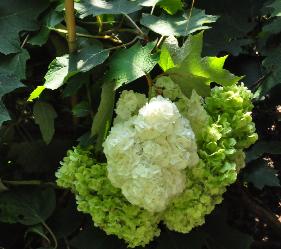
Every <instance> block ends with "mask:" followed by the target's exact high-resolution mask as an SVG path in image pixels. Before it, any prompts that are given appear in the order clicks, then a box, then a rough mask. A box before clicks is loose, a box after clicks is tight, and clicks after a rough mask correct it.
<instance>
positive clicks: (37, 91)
mask: <svg viewBox="0 0 281 249" xmlns="http://www.w3.org/2000/svg"><path fill="white" fill-rule="evenodd" d="M44 89H45V87H44V86H37V87H36V88H35V89H34V90H33V91H32V93H31V94H30V95H29V97H28V99H27V101H33V100H34V99H37V98H39V97H40V95H41V93H42V92H43V91H44Z"/></svg>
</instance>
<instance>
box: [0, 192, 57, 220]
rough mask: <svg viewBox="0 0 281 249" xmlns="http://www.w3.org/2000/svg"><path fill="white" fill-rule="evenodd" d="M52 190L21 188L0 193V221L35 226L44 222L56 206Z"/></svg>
mask: <svg viewBox="0 0 281 249" xmlns="http://www.w3.org/2000/svg"><path fill="white" fill-rule="evenodd" d="M55 203H56V197H55V192H54V190H53V189H52V188H45V189H44V188H40V189H38V188H33V189H31V188H26V189H25V188H24V189H23V188H21V189H14V190H11V191H5V192H2V193H0V210H1V212H0V220H1V221H2V222H6V223H21V224H24V225H35V224H38V223H41V222H43V221H45V220H46V219H47V218H48V217H49V216H50V215H51V214H52V213H53V211H54V209H55V206H56V204H55Z"/></svg>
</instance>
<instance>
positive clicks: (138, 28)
mask: <svg viewBox="0 0 281 249" xmlns="http://www.w3.org/2000/svg"><path fill="white" fill-rule="evenodd" d="M123 15H124V16H125V17H126V18H127V19H128V20H129V21H130V23H131V24H132V25H133V26H134V27H135V28H136V29H137V30H138V31H139V33H140V34H141V35H142V36H143V37H145V34H144V33H143V31H142V30H141V29H140V27H139V26H138V25H137V24H136V23H135V22H134V20H133V19H132V18H131V17H130V16H129V15H127V14H125V13H123Z"/></svg>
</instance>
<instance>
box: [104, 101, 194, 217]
mask: <svg viewBox="0 0 281 249" xmlns="http://www.w3.org/2000/svg"><path fill="white" fill-rule="evenodd" d="M117 118H118V116H117ZM103 146H104V153H105V155H106V158H107V164H108V178H109V179H110V181H111V182H112V184H113V185H114V186H115V187H118V188H121V190H122V193H123V194H124V196H125V197H126V198H127V200H128V201H129V202H130V203H132V204H134V205H138V206H140V207H143V208H145V209H147V210H149V211H151V212H160V211H163V210H164V209H165V208H166V207H167V205H168V203H169V201H170V200H171V199H172V198H173V197H174V196H176V195H178V194H180V193H181V192H182V191H183V190H184V188H185V182H186V179H185V172H184V169H185V168H186V167H190V166H194V165H196V164H197V163H198V160H199V158H198V155H197V145H196V142H195V136H194V133H193V131H192V128H191V126H190V124H189V121H188V120H187V119H186V118H184V117H182V115H181V114H180V113H179V110H178V108H177V107H176V105H175V104H173V103H172V102H171V101H170V100H168V99H165V98H163V97H162V96H157V97H155V98H152V99H151V100H150V102H149V103H147V104H146V105H144V106H143V107H142V108H141V109H140V110H139V112H138V114H137V115H135V116H132V117H130V118H129V119H127V121H124V122H118V123H116V124H115V125H114V126H113V127H112V129H111V131H110V134H109V136H108V137H107V139H106V141H105V142H104V144H103Z"/></svg>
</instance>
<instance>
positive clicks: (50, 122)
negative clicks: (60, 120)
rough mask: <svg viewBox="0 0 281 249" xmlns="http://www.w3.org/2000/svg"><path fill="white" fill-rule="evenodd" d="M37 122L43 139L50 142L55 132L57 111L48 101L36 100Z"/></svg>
mask: <svg viewBox="0 0 281 249" xmlns="http://www.w3.org/2000/svg"><path fill="white" fill-rule="evenodd" d="M33 114H34V119H35V123H36V124H38V125H39V127H40V131H41V134H42V136H43V140H44V142H45V143H46V144H49V143H50V142H51V140H52V138H53V136H54V133H55V126H54V121H55V118H56V117H57V113H56V111H55V109H54V108H53V106H51V105H50V104H49V103H46V102H40V101H38V102H36V103H35V105H34V107H33Z"/></svg>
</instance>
